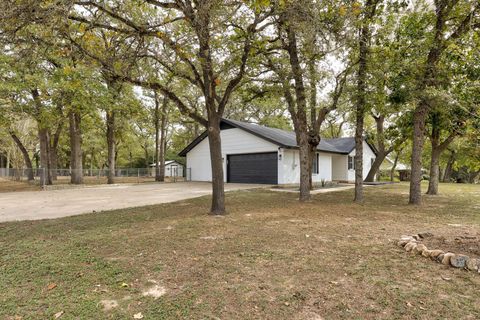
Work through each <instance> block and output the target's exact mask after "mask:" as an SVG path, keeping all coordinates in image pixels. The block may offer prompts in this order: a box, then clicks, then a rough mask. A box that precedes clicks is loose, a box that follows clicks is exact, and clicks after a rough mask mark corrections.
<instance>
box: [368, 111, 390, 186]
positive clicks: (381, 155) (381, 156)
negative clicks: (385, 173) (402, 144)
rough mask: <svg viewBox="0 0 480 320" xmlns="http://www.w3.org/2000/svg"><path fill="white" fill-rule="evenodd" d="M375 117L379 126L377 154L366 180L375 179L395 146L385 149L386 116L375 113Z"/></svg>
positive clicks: (371, 180)
mask: <svg viewBox="0 0 480 320" xmlns="http://www.w3.org/2000/svg"><path fill="white" fill-rule="evenodd" d="M373 118H374V119H375V123H376V127H377V155H376V157H375V161H374V162H373V164H372V167H371V168H370V171H368V174H367V177H366V178H365V182H373V181H374V180H375V176H376V175H377V173H378V171H379V170H380V167H381V165H382V163H383V161H384V160H385V158H386V157H387V156H388V155H389V154H390V153H391V152H392V151H393V148H392V147H390V148H389V149H385V134H384V123H385V116H384V115H378V116H377V115H373Z"/></svg>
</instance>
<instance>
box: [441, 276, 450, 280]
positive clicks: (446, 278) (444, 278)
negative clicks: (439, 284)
mask: <svg viewBox="0 0 480 320" xmlns="http://www.w3.org/2000/svg"><path fill="white" fill-rule="evenodd" d="M442 279H443V280H445V281H450V280H452V278H449V277H445V276H442Z"/></svg>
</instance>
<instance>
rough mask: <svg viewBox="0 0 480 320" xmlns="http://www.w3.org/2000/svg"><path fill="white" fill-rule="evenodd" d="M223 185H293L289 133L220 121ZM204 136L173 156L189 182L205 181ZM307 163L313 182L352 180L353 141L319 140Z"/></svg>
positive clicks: (293, 147)
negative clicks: (181, 164)
mask: <svg viewBox="0 0 480 320" xmlns="http://www.w3.org/2000/svg"><path fill="white" fill-rule="evenodd" d="M220 127H221V133H220V134H221V141H222V155H223V157H222V158H223V170H224V172H225V175H224V176H225V182H236V183H264V184H279V185H285V184H298V183H299V181H300V166H299V153H298V146H297V142H296V138H295V133H294V132H291V131H285V130H281V129H274V128H268V127H265V126H261V125H257V124H251V123H246V122H241V121H235V120H228V119H223V120H222V122H221V124H220ZM206 138H207V132H204V133H203V134H202V135H200V136H199V137H198V138H196V139H195V140H194V141H193V142H192V143H190V144H189V145H188V146H187V147H186V148H185V149H184V150H182V151H181V152H180V153H179V155H180V156H184V157H186V160H187V162H186V163H187V165H186V167H187V170H188V171H189V172H190V178H191V180H192V181H211V180H212V171H211V164H210V150H209V144H208V139H206ZM317 150H318V152H317V156H316V159H315V161H314V164H313V176H312V178H313V182H320V181H322V180H325V181H349V182H351V181H354V180H355V171H354V161H353V156H354V155H355V140H354V138H338V139H322V140H321V143H320V145H319V146H318V148H317ZM363 152H364V154H363V177H364V178H365V177H366V176H367V174H368V171H369V170H370V167H371V165H372V163H373V161H374V160H375V149H374V148H373V147H372V146H371V145H369V144H368V143H367V142H366V141H364V142H363Z"/></svg>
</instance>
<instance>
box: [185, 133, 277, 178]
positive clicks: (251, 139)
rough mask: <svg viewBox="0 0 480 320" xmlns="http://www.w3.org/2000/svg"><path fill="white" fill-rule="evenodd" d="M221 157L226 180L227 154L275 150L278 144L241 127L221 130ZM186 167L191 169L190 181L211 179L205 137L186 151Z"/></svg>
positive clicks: (208, 153)
mask: <svg viewBox="0 0 480 320" xmlns="http://www.w3.org/2000/svg"><path fill="white" fill-rule="evenodd" d="M220 135H221V140H222V158H223V159H224V161H223V172H224V179H225V181H226V179H227V175H226V172H227V170H226V159H227V155H229V154H243V153H258V152H277V151H278V146H277V145H275V144H273V143H270V142H268V141H266V140H264V139H261V138H258V137H256V136H254V135H252V134H250V133H248V132H246V131H244V130H242V129H238V128H233V129H226V130H222V131H221V133H220ZM187 168H190V169H191V176H192V181H211V180H212V168H211V164H210V148H209V145H208V138H205V139H203V140H202V142H200V143H199V144H198V145H196V146H195V148H193V149H192V150H190V151H189V152H188V153H187Z"/></svg>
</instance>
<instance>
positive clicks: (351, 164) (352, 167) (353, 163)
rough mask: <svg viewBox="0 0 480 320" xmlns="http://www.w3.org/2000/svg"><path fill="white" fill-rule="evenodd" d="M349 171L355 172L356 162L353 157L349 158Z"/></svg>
mask: <svg viewBox="0 0 480 320" xmlns="http://www.w3.org/2000/svg"><path fill="white" fill-rule="evenodd" d="M348 170H355V160H354V159H353V157H351V156H348Z"/></svg>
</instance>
